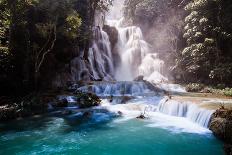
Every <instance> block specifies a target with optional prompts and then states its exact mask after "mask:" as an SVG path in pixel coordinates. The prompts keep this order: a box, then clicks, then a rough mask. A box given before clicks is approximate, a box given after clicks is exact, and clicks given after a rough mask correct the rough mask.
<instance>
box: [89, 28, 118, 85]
mask: <svg viewBox="0 0 232 155" xmlns="http://www.w3.org/2000/svg"><path fill="white" fill-rule="evenodd" d="M88 61H89V63H90V68H91V72H92V76H93V77H94V79H102V80H106V81H109V80H112V79H113V74H114V66H113V60H112V53H111V47H110V41H109V37H108V35H107V33H106V32H104V31H103V30H102V29H101V28H100V27H96V29H95V30H94V41H93V45H92V47H91V48H89V52H88Z"/></svg>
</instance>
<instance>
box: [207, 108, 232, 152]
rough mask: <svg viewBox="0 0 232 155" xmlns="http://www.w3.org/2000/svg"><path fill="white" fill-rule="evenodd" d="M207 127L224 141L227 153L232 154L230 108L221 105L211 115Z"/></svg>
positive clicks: (231, 115)
mask: <svg viewBox="0 0 232 155" xmlns="http://www.w3.org/2000/svg"><path fill="white" fill-rule="evenodd" d="M209 129H210V130H211V131H212V132H213V134H214V135H215V136H216V137H218V138H219V139H221V140H223V141H224V142H225V145H224V149H225V152H226V154H227V155H231V154H232V132H231V131H232V110H229V109H225V108H224V107H221V108H220V109H218V110H216V112H215V113H214V114H213V115H212V118H211V122H210V125H209Z"/></svg>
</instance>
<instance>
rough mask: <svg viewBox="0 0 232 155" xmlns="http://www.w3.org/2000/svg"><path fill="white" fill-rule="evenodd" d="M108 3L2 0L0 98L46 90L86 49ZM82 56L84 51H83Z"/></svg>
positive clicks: (77, 0) (93, 1)
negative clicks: (56, 76) (95, 24)
mask: <svg viewBox="0 0 232 155" xmlns="http://www.w3.org/2000/svg"><path fill="white" fill-rule="evenodd" d="M110 4H111V1H108V0H99V1H96V0H16V1H15V0H13V1H11V0H1V1H0V9H1V15H0V20H1V25H0V30H1V31H0V32H1V33H0V34H1V36H0V46H1V47H0V56H1V58H0V67H1V69H0V85H1V94H2V95H4V94H6V95H7V94H11V95H13V94H15V95H18V94H21V95H23V94H25V93H27V92H30V91H33V90H38V89H41V88H49V87H51V81H52V79H53V77H54V76H55V74H56V72H58V71H59V70H61V69H62V68H63V66H64V65H65V64H66V63H67V62H69V61H70V60H71V59H73V58H74V57H75V56H77V55H78V54H79V53H80V51H81V50H84V51H86V50H88V48H89V46H90V44H91V39H92V28H93V26H94V17H95V14H96V12H101V11H106V10H107V8H108V6H109V5H110ZM85 53H86V52H85Z"/></svg>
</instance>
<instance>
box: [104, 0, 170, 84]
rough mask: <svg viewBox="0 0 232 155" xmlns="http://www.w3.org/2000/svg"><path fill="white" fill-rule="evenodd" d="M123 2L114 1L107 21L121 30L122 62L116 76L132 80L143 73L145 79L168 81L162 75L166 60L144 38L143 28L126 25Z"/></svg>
mask: <svg viewBox="0 0 232 155" xmlns="http://www.w3.org/2000/svg"><path fill="white" fill-rule="evenodd" d="M123 2H124V1H121V0H117V1H115V2H114V3H115V4H114V5H113V7H112V8H111V9H110V10H111V11H110V13H109V15H108V16H107V21H106V23H107V24H108V25H110V26H114V27H116V29H117V30H118V32H119V36H118V38H119V40H118V43H117V49H118V53H119V55H120V57H121V63H120V64H119V67H118V68H117V69H116V71H115V78H116V79H117V80H118V81H125V80H126V81H131V80H133V79H134V78H136V77H137V76H140V75H142V76H144V79H145V80H148V81H151V82H161V81H167V78H165V77H164V76H163V75H162V73H163V65H164V62H163V61H162V60H160V59H159V58H158V54H157V53H155V51H152V47H151V45H149V44H148V43H147V42H146V41H145V40H144V37H143V34H142V31H141V29H140V28H139V27H137V26H124V23H125V21H124V17H123V15H122V10H121V9H122V4H123Z"/></svg>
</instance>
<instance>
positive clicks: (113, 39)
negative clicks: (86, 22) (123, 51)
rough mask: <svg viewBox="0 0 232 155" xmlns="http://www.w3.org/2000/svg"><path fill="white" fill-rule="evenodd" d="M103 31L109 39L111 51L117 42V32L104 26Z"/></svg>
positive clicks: (113, 28) (111, 27)
mask: <svg viewBox="0 0 232 155" xmlns="http://www.w3.org/2000/svg"><path fill="white" fill-rule="evenodd" d="M103 31H105V32H106V33H107V34H108V36H109V39H110V43H111V47H112V49H113V48H114V47H115V45H116V43H117V42H118V30H117V29H116V28H115V27H113V26H109V25H104V26H103Z"/></svg>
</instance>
